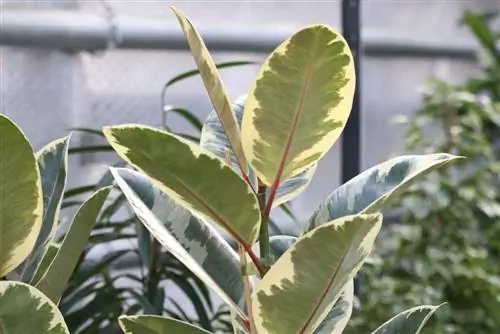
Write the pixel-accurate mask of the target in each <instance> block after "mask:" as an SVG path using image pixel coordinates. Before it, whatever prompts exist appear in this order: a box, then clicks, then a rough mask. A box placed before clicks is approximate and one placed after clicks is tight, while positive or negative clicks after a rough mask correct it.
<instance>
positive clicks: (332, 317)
mask: <svg viewBox="0 0 500 334" xmlns="http://www.w3.org/2000/svg"><path fill="white" fill-rule="evenodd" d="M297 239H298V238H297V237H294V236H288V235H276V236H272V237H271V238H269V249H270V252H271V255H272V256H273V258H274V260H278V259H279V258H280V257H281V255H283V254H284V253H285V252H286V251H287V250H288V249H289V248H290V247H292V246H293V245H294V244H295V243H296V242H297ZM353 303H354V281H353V280H350V281H349V282H348V283H347V284H346V285H345V286H344V288H343V289H342V293H341V294H340V297H339V299H338V300H337V301H336V302H335V304H334V305H333V307H332V309H331V310H330V312H329V313H328V315H327V316H326V317H325V319H324V320H323V321H322V322H321V324H320V325H319V326H318V328H317V329H316V330H315V331H314V334H332V333H335V334H336V333H342V331H343V330H344V328H345V327H346V325H347V322H348V321H349V319H350V317H351V314H352V309H353Z"/></svg>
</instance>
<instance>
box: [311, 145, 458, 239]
mask: <svg viewBox="0 0 500 334" xmlns="http://www.w3.org/2000/svg"><path fill="white" fill-rule="evenodd" d="M457 158H458V157H456V156H453V155H449V154H441V153H439V154H429V155H404V156H400V157H396V158H393V159H390V160H387V161H385V162H383V163H381V164H379V165H376V166H374V167H372V168H370V169H368V170H366V171H364V172H363V173H361V174H359V175H358V176H356V177H355V178H353V179H352V180H350V181H348V182H347V183H345V184H343V185H342V186H340V187H339V188H337V189H336V190H335V191H334V192H333V193H331V194H330V196H328V198H327V199H326V201H325V202H324V203H323V204H321V205H320V206H319V208H318V209H317V210H316V211H315V212H314V214H313V215H312V217H311V219H310V220H309V223H308V226H307V227H306V231H310V230H312V229H313V228H315V227H317V226H320V225H321V224H324V223H326V222H329V221H331V220H332V219H335V218H338V217H342V216H347V215H352V214H357V213H374V212H378V211H380V210H381V209H383V208H384V207H385V206H386V205H388V204H389V200H391V199H392V198H397V197H398V196H399V195H400V194H401V193H402V192H403V191H405V190H407V189H408V188H409V187H410V186H411V185H412V184H413V183H414V182H415V181H417V180H419V179H421V178H422V177H423V176H425V175H427V173H429V172H431V171H433V170H435V169H437V168H440V167H442V166H444V165H445V164H447V163H449V162H451V161H453V160H455V159H457Z"/></svg>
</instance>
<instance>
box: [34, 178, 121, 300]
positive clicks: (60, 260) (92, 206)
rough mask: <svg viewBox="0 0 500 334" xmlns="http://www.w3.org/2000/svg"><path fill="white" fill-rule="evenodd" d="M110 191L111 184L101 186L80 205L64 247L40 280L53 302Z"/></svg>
mask: <svg viewBox="0 0 500 334" xmlns="http://www.w3.org/2000/svg"><path fill="white" fill-rule="evenodd" d="M110 191H111V187H107V188H101V189H99V190H98V191H96V192H95V193H94V194H92V196H90V198H89V199H88V200H86V201H85V203H83V205H82V206H81V207H80V208H79V209H78V212H77V213H76V214H75V217H74V218H73V221H72V223H71V226H70V228H69V230H68V232H67V233H66V236H65V237H64V240H63V242H62V244H61V248H60V249H59V251H58V252H57V254H56V256H55V257H54V259H53V260H52V262H51V263H50V265H49V266H48V268H47V270H46V271H45V274H44V275H43V276H42V278H40V281H39V282H38V283H37V284H36V287H37V288H38V289H39V290H40V291H42V292H43V293H44V294H45V295H46V296H47V297H49V298H50V299H51V300H52V301H53V302H55V303H58V302H59V299H60V298H61V296H62V294H63V292H64V289H65V287H66V284H67V283H68V280H69V279H70V277H71V274H72V273H73V270H74V269H75V267H76V264H77V262H78V258H79V257H80V255H81V253H82V252H83V250H84V248H85V245H87V243H88V240H89V236H90V232H91V231H92V227H93V226H94V224H95V223H96V220H97V218H98V216H99V213H100V211H101V208H102V206H103V205H104V202H105V201H106V198H107V197H108V195H109V192H110Z"/></svg>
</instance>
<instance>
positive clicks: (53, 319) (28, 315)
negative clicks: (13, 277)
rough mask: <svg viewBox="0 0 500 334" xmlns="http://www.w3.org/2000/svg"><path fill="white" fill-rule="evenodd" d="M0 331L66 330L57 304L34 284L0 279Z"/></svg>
mask: <svg viewBox="0 0 500 334" xmlns="http://www.w3.org/2000/svg"><path fill="white" fill-rule="evenodd" d="M0 333H5V334H11V333H12V334H28V333H40V334H42V333H43V334H69V330H68V327H67V326H66V324H65V323H64V319H63V316H62V315H61V313H60V312H59V310H58V308H57V306H56V305H55V304H54V303H53V302H52V301H50V299H48V298H47V297H46V296H45V295H43V294H42V293H41V292H40V291H39V290H37V289H36V288H34V287H32V286H30V285H27V284H25V283H21V282H11V281H0Z"/></svg>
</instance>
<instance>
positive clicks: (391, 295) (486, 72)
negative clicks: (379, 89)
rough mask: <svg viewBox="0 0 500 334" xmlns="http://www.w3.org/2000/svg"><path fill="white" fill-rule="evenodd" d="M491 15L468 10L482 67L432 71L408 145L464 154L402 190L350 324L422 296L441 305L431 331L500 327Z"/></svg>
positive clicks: (498, 59)
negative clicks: (473, 72) (434, 76)
mask: <svg viewBox="0 0 500 334" xmlns="http://www.w3.org/2000/svg"><path fill="white" fill-rule="evenodd" d="M492 17H493V16H490V15H483V14H474V13H471V12H467V13H465V15H464V20H463V21H464V22H465V23H466V24H467V26H468V27H469V28H470V29H471V31H472V32H473V34H474V35H475V36H476V37H477V39H478V41H479V42H480V44H481V45H482V48H483V50H482V51H483V53H484V55H485V56H487V58H486V59H487V62H485V63H484V64H482V69H483V71H482V74H480V75H478V76H477V77H473V78H471V79H468V80H467V81H466V82H464V83H462V84H450V83H446V82H443V81H438V80H432V81H431V82H429V83H428V84H427V91H426V93H425V95H424V98H423V105H422V107H421V108H420V109H419V110H418V111H417V112H416V114H415V116H414V117H413V119H411V121H410V123H409V131H408V135H407V147H408V149H410V150H415V151H421V152H426V153H434V152H449V153H451V154H456V155H461V156H466V157H467V159H462V160H460V161H457V163H455V164H453V165H449V166H445V167H444V168H440V169H439V171H434V172H433V173H431V174H430V175H429V177H428V178H426V179H425V180H422V181H421V182H419V183H418V184H415V185H413V187H412V188H411V189H410V190H409V191H407V192H405V193H404V194H403V195H402V196H401V197H400V198H399V201H398V203H396V204H397V205H399V206H401V207H402V209H403V211H402V212H403V214H402V217H401V219H399V220H398V221H396V222H393V223H391V224H389V225H387V229H386V231H384V234H383V238H384V239H383V240H384V242H380V243H379V245H378V247H377V251H376V256H375V257H374V259H373V262H374V263H376V264H375V265H373V266H367V269H366V271H365V275H364V276H365V277H364V280H363V282H364V283H363V290H364V292H363V293H362V296H361V311H360V313H359V314H358V315H357V316H356V317H355V318H354V319H355V320H354V321H353V322H352V323H351V324H352V326H351V328H350V329H351V331H350V333H353V334H354V333H361V332H365V331H367V330H369V329H370V328H373V326H374V325H375V324H376V323H380V321H382V320H383V319H386V318H387V317H388V316H389V315H390V314H392V313H393V312H394V311H395V310H400V309H402V308H407V307H410V306H411V305H414V304H416V303H426V304H433V303H439V302H442V301H446V302H447V305H445V306H444V307H443V308H442V309H441V310H440V311H439V312H437V313H436V316H435V317H433V319H432V321H431V322H430V323H429V324H428V326H427V327H426V328H427V329H428V332H429V333H460V334H462V333H464V334H468V333H470V334H472V333H474V334H487V333H496V332H497V331H498V329H499V328H500V317H499V314H500V243H499V240H500V224H499V223H500V196H499V191H498V189H499V186H500V182H499V181H500V180H499V177H498V176H499V175H500V161H499V157H500V155H499V152H498V140H499V139H500V75H499V74H500V49H499V48H498V42H500V34H499V31H494V30H493V29H492V26H490V25H489V20H490V19H491V18H492Z"/></svg>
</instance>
